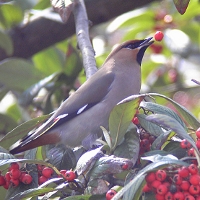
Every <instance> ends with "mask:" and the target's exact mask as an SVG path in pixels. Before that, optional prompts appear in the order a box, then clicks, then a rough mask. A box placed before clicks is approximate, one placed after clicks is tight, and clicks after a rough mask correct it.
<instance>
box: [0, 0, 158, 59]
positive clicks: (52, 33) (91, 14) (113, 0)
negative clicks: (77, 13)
mask: <svg viewBox="0 0 200 200" xmlns="http://www.w3.org/2000/svg"><path fill="white" fill-rule="evenodd" d="M153 1H156V0H140V1H133V0H128V1H123V0H109V1H108V0H86V1H85V3H86V9H87V14H88V18H89V20H91V21H92V23H93V25H97V24H100V23H103V22H106V21H108V20H110V19H112V18H114V17H116V16H119V15H120V14H123V13H125V12H128V11H130V10H133V9H136V8H138V7H141V6H144V5H147V4H148V3H151V2H153ZM74 33H75V26H74V18H73V15H71V16H70V18H69V20H68V22H67V24H63V23H60V22H58V21H53V20H50V19H47V18H45V17H41V16H40V17H38V18H36V19H34V20H32V21H30V22H29V23H28V24H26V25H25V26H19V27H16V28H13V29H12V30H10V31H8V35H9V36H10V37H11V39H12V41H13V45H14V53H13V55H11V56H12V57H21V58H29V57H31V56H32V55H34V54H35V53H37V52H39V51H41V50H43V49H45V48H47V47H49V46H51V45H53V44H55V43H57V42H60V41H62V40H64V39H66V38H68V37H70V36H72V35H73V34H74ZM11 56H7V55H6V54H5V52H4V50H3V49H0V60H3V59H5V58H8V57H11Z"/></svg>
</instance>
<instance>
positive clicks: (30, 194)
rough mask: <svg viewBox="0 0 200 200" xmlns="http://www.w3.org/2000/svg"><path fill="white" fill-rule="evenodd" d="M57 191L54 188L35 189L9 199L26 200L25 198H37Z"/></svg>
mask: <svg viewBox="0 0 200 200" xmlns="http://www.w3.org/2000/svg"><path fill="white" fill-rule="evenodd" d="M55 190H56V189H54V188H34V189H29V190H26V191H24V192H20V193H18V194H16V195H15V196H13V197H11V198H9V200H15V199H24V198H30V197H36V196H38V195H42V194H45V193H47V192H52V191H55Z"/></svg>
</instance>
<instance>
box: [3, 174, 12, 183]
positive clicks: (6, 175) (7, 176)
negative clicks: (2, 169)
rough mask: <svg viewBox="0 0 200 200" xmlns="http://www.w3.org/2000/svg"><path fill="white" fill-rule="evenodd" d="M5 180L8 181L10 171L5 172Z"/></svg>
mask: <svg viewBox="0 0 200 200" xmlns="http://www.w3.org/2000/svg"><path fill="white" fill-rule="evenodd" d="M4 178H5V180H6V182H10V179H11V178H10V172H6V174H5V176H4Z"/></svg>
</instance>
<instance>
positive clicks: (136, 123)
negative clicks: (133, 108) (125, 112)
mask: <svg viewBox="0 0 200 200" xmlns="http://www.w3.org/2000/svg"><path fill="white" fill-rule="evenodd" d="M132 122H133V123H134V124H135V125H138V124H139V123H140V122H139V119H138V118H137V117H134V118H133V119H132Z"/></svg>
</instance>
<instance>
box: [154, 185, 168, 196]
mask: <svg viewBox="0 0 200 200" xmlns="http://www.w3.org/2000/svg"><path fill="white" fill-rule="evenodd" d="M156 191H157V193H158V194H160V195H165V194H166V193H167V192H168V188H167V186H166V185H164V184H161V185H159V186H158V188H157V190H156Z"/></svg>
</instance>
